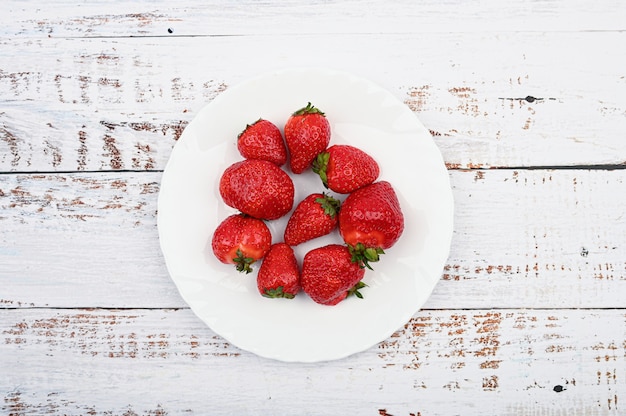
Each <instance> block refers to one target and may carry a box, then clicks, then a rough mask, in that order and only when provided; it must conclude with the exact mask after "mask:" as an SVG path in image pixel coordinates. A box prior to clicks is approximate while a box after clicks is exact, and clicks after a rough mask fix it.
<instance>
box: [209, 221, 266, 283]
mask: <svg viewBox="0 0 626 416" xmlns="http://www.w3.org/2000/svg"><path fill="white" fill-rule="evenodd" d="M271 244H272V234H271V232H270V230H269V228H268V227H267V225H265V223H264V222H263V221H261V220H259V219H256V218H252V217H249V216H247V215H242V214H234V215H231V216H230V217H227V218H226V219H224V221H222V222H221V223H220V225H218V226H217V228H216V229H215V231H214V232H213V238H212V240H211V248H212V249H213V254H214V255H215V257H217V259H218V260H219V261H221V262H222V263H225V264H235V265H236V266H237V267H236V268H237V271H240V272H246V273H250V272H251V271H252V267H251V265H252V263H254V262H255V261H257V260H259V259H262V258H263V257H265V255H266V254H267V252H268V251H269V250H270V246H271Z"/></svg>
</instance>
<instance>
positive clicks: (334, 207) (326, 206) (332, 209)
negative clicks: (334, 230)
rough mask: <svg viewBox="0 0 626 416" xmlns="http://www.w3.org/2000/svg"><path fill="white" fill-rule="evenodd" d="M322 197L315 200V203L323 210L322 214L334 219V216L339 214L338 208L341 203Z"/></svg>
mask: <svg viewBox="0 0 626 416" xmlns="http://www.w3.org/2000/svg"><path fill="white" fill-rule="evenodd" d="M322 195H323V196H322V197H320V198H315V202H317V203H318V204H320V206H321V207H322V209H323V210H324V214H326V215H328V216H329V217H330V218H335V216H336V215H337V213H338V212H339V208H340V207H341V202H340V201H339V200H338V199H336V198H333V197H332V196H330V195H326V194H322Z"/></svg>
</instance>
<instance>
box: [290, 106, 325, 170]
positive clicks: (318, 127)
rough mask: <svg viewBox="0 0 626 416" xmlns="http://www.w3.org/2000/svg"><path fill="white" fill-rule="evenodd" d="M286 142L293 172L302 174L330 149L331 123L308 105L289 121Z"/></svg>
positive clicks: (321, 113)
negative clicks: (320, 154)
mask: <svg viewBox="0 0 626 416" xmlns="http://www.w3.org/2000/svg"><path fill="white" fill-rule="evenodd" d="M285 142H286V143H287V148H288V149H289V154H290V160H289V166H290V168H291V171H292V172H293V173H302V172H304V171H305V170H306V169H308V168H309V167H310V166H311V163H312V162H313V159H315V157H316V156H317V155H318V154H319V153H320V152H322V151H324V150H325V149H326V147H328V143H329V142H330V123H329V122H328V120H327V119H326V116H325V115H324V113H323V112H321V111H320V110H319V109H317V108H315V107H314V106H312V105H311V103H308V104H307V106H306V107H304V108H301V109H299V110H297V111H296V112H294V113H293V114H292V115H291V116H290V117H289V118H288V119H287V122H286V123H285Z"/></svg>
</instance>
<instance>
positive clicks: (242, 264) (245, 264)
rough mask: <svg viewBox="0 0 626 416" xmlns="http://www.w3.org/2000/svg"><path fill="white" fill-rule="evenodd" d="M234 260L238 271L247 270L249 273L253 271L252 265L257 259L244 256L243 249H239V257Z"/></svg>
mask: <svg viewBox="0 0 626 416" xmlns="http://www.w3.org/2000/svg"><path fill="white" fill-rule="evenodd" d="M233 262H234V263H235V266H236V268H237V271H238V272H241V273H244V272H245V273H246V274H248V273H250V272H251V271H252V267H251V265H252V263H254V262H255V260H254V259H253V258H252V257H246V256H244V254H243V252H242V251H241V249H237V257H235V258H234V259H233Z"/></svg>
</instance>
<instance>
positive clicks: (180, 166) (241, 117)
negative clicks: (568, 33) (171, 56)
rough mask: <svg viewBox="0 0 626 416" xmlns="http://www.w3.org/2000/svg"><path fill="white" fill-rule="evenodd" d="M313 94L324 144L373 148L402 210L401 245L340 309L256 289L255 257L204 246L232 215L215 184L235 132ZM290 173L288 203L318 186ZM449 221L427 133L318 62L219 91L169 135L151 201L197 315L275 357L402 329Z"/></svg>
mask: <svg viewBox="0 0 626 416" xmlns="http://www.w3.org/2000/svg"><path fill="white" fill-rule="evenodd" d="M309 101H310V102H311V103H312V104H313V105H315V106H316V107H318V108H319V109H321V110H322V111H324V112H325V113H326V116H327V118H328V120H329V122H330V124H331V131H332V136H331V144H336V143H347V144H351V145H354V146H356V147H359V148H361V149H363V150H365V151H366V152H368V153H369V154H371V155H372V156H374V158H375V159H376V160H377V161H378V163H379V165H380V167H381V175H380V179H384V180H388V181H389V182H391V184H392V185H393V186H394V188H395V190H396V192H397V194H398V197H399V200H400V204H401V206H402V209H403V212H404V215H405V231H404V233H403V235H402V237H401V238H400V240H399V241H398V243H397V244H396V245H395V246H394V247H392V248H391V249H389V250H387V253H386V254H385V255H383V256H382V258H381V261H380V262H379V263H375V264H374V265H373V267H374V269H375V271H374V272H372V271H367V272H366V274H365V278H364V282H365V283H367V285H368V287H367V288H365V289H363V290H362V291H361V292H362V293H363V295H364V299H358V298H356V297H351V298H348V299H347V300H345V301H343V302H341V303H339V304H338V305H336V306H323V305H318V304H316V303H315V302H313V301H312V300H311V299H310V298H309V297H308V296H307V295H306V294H304V293H303V292H301V293H300V294H299V295H298V296H296V298H295V299H293V300H288V299H267V298H264V297H262V296H261V295H260V294H259V293H258V291H257V288H256V271H257V270H258V268H259V266H260V264H257V265H256V267H255V271H254V272H253V273H250V274H248V275H244V274H241V273H238V272H237V271H236V270H235V268H234V266H232V265H225V264H222V263H220V262H218V261H217V260H216V259H215V258H214V256H213V253H212V251H211V237H212V234H213V230H214V229H215V227H216V226H217V225H218V224H219V223H220V222H221V221H222V220H223V219H224V218H226V217H227V216H228V215H230V214H233V213H235V212H236V211H235V210H233V209H232V208H229V207H227V206H226V205H225V204H224V203H223V202H222V200H221V198H220V195H219V191H218V182H219V178H220V176H221V174H222V172H223V171H224V169H225V168H226V167H227V166H229V165H230V164H232V163H234V162H235V161H238V160H241V159H242V158H241V156H240V155H239V153H238V151H237V147H236V137H237V135H238V134H239V133H240V132H241V131H242V130H243V129H244V128H245V126H246V124H248V123H251V122H253V121H255V120H257V119H259V118H265V119H267V120H270V121H272V122H273V123H275V124H276V125H277V126H278V127H279V128H281V130H282V128H283V126H284V123H285V122H286V120H287V118H288V117H289V115H290V114H291V113H292V112H294V111H295V110H297V109H299V108H301V107H303V106H305V105H306V104H307V102H309ZM285 169H286V170H287V171H289V168H288V167H287V165H286V166H285ZM291 176H292V178H293V179H294V183H295V186H296V201H295V203H294V207H295V205H296V204H297V202H298V201H299V200H300V199H302V198H304V197H305V196H306V195H308V194H309V193H312V192H315V191H323V190H324V188H323V185H322V184H321V182H320V180H319V177H317V176H315V175H314V174H313V173H312V172H305V173H303V174H301V175H293V174H291ZM335 196H339V197H340V199H344V197H342V196H340V195H335ZM287 218H288V216H286V217H285V218H283V219H280V220H276V221H273V222H270V223H269V224H268V225H269V226H270V230H271V231H272V234H273V237H274V242H278V241H282V233H283V230H284V226H285V224H286V222H287ZM452 219H453V200H452V193H451V189H450V183H449V178H448V173H447V171H446V169H445V166H444V163H443V160H442V157H441V154H440V152H439V150H438V148H437V147H436V146H435V144H434V142H433V140H432V138H431V135H430V134H429V132H428V130H426V129H425V128H424V126H423V125H422V124H421V123H420V122H419V121H418V119H417V118H416V117H415V115H414V114H413V113H412V112H411V111H410V110H409V109H408V108H407V107H406V106H405V105H404V104H403V103H402V102H401V101H399V100H398V99H396V98H395V97H394V96H393V95H392V94H391V93H389V92H388V91H386V90H384V89H383V88H381V87H379V86H377V85H376V84H374V83H372V82H370V81H368V80H366V79H362V78H359V77H356V76H353V75H351V74H348V73H344V72H338V71H332V70H326V69H290V70H283V71H278V72H273V73H269V74H266V75H263V76H259V77H257V78H254V79H251V80H248V81H246V82H243V83H241V84H239V85H237V86H234V87H229V88H228V89H227V90H226V91H224V92H223V93H221V94H220V95H219V96H218V97H217V98H215V99H214V100H213V101H212V102H210V103H209V104H208V105H206V106H205V107H204V108H203V109H202V110H201V111H200V112H199V113H198V114H197V116H196V117H195V118H194V119H193V121H192V122H190V123H189V125H188V126H187V128H186V129H185V131H184V132H183V134H182V136H181V137H180V139H179V141H178V142H177V143H176V145H175V147H174V149H173V151H172V154H171V157H170V159H169V161H168V163H167V166H166V168H165V171H164V173H163V178H162V183H161V191H160V194H159V200H158V229H159V237H160V242H161V248H162V251H163V254H164V256H165V261H166V264H167V268H168V270H169V273H170V275H171V277H172V279H173V280H174V282H175V284H176V286H177V287H178V290H179V291H180V293H181V295H182V297H183V298H184V300H185V301H186V302H187V303H188V304H189V306H190V307H191V309H192V310H193V311H194V313H195V314H196V315H197V316H198V317H200V318H201V319H202V320H203V321H204V322H206V324H207V325H208V326H209V327H210V328H211V329H212V330H213V331H215V332H216V333H217V334H219V335H221V336H222V337H224V338H225V339H226V340H228V341H229V342H231V343H232V344H234V345H236V346H237V347H239V348H241V349H244V350H247V351H251V352H253V353H255V354H258V355H260V356H263V357H269V358H273V359H277V360H282V361H298V362H315V361H325V360H333V359H339V358H342V357H346V356H348V355H351V354H353V353H356V352H360V351H363V350H366V349H368V348H370V347H372V346H374V345H375V344H377V343H379V342H381V341H383V340H385V339H386V338H387V337H389V336H390V335H392V334H393V333H394V332H395V331H396V330H398V329H399V328H401V327H402V326H403V325H404V324H405V323H406V322H407V321H408V320H409V319H410V318H411V317H412V316H413V315H414V314H415V313H416V312H417V311H418V310H419V309H420V308H421V307H422V305H423V304H424V302H425V301H426V300H427V299H428V297H429V296H430V294H431V292H432V290H433V288H434V286H435V285H436V283H437V281H438V280H439V278H440V276H441V273H442V269H443V266H444V264H445V261H446V259H447V256H448V254H449V248H450V240H451V237H452ZM331 242H335V243H341V239H340V237H339V234H338V233H333V234H331V235H329V236H326V237H322V238H319V239H317V240H313V241H310V242H308V243H305V244H303V245H300V246H298V247H296V248H295V250H296V255H297V256H298V259H299V260H300V261H301V260H302V258H303V257H304V254H305V253H306V252H307V251H308V250H309V249H311V248H314V247H319V246H321V245H324V244H328V243H331Z"/></svg>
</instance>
